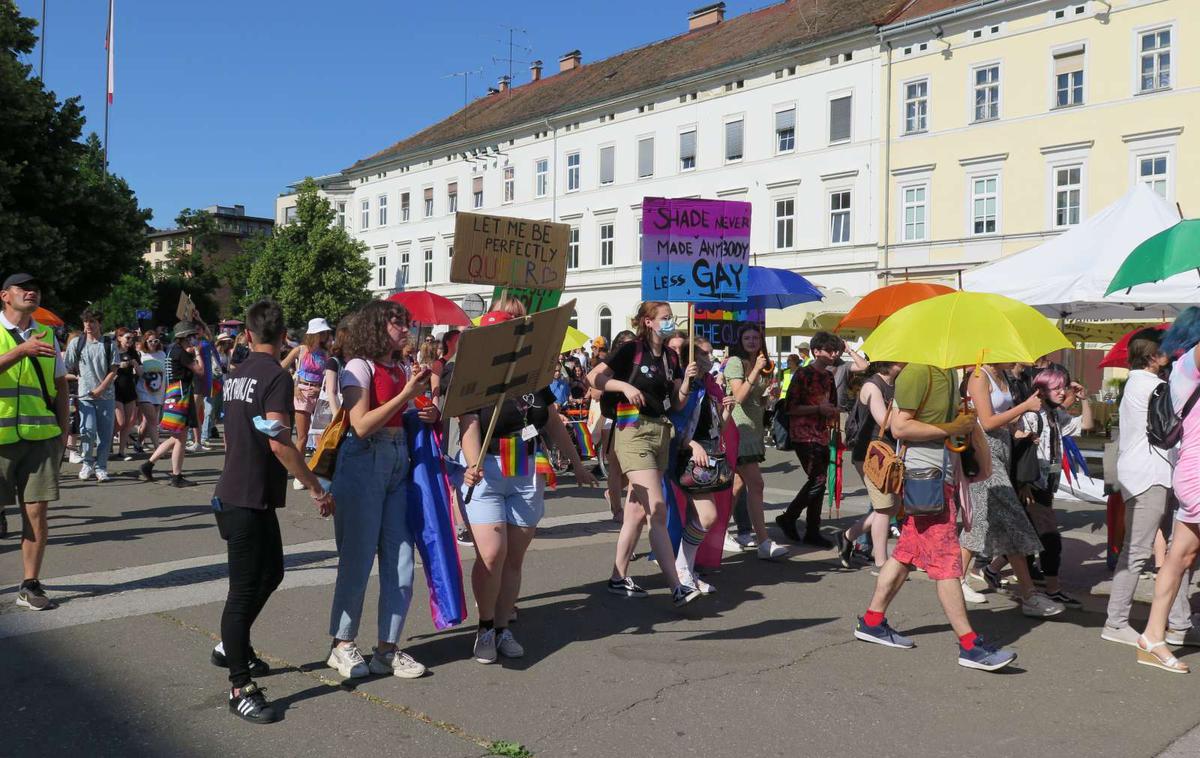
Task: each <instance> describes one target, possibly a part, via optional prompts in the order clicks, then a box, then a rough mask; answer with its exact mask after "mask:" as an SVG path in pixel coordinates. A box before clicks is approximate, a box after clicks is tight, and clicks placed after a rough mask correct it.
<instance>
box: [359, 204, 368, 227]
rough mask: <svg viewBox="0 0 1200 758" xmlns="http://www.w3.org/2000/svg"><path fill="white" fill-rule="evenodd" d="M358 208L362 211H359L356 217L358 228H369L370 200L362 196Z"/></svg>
mask: <svg viewBox="0 0 1200 758" xmlns="http://www.w3.org/2000/svg"><path fill="white" fill-rule="evenodd" d="M360 208H361V211H362V212H361V213H360V215H359V217H358V228H359V229H370V228H371V201H370V200H367V199H366V198H364V199H363V201H362V205H361V206H360Z"/></svg>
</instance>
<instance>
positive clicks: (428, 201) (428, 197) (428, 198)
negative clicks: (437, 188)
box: [425, 187, 433, 218]
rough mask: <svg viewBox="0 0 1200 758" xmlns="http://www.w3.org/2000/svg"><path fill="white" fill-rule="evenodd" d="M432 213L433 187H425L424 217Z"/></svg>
mask: <svg viewBox="0 0 1200 758" xmlns="http://www.w3.org/2000/svg"><path fill="white" fill-rule="evenodd" d="M432 215H433V187H426V188H425V218H429V217H431V216H432Z"/></svg>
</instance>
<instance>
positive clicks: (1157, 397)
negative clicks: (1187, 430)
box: [1146, 382, 1200, 450]
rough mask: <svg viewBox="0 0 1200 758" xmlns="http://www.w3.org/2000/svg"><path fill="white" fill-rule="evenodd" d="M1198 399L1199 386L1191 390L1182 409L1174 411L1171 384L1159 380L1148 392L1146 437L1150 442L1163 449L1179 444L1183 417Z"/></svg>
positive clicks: (1189, 411) (1199, 396)
mask: <svg viewBox="0 0 1200 758" xmlns="http://www.w3.org/2000/svg"><path fill="white" fill-rule="evenodd" d="M1197 399H1200V386H1197V387H1196V389H1194V390H1193V391H1192V395H1191V397H1189V398H1188V399H1187V402H1186V403H1184V405H1183V411H1182V412H1180V413H1176V412H1175V404H1174V403H1173V402H1172V401H1171V385H1170V384H1168V383H1167V382H1159V384H1158V386H1157V387H1155V388H1154V391H1153V392H1151V393H1150V403H1149V405H1148V406H1147V408H1146V438H1147V439H1149V440H1150V444H1151V445H1154V446H1155V447H1157V448H1161V449H1163V450H1170V449H1171V448H1173V447H1175V446H1176V445H1177V444H1179V440H1180V438H1181V437H1183V419H1184V418H1185V417H1186V416H1187V415H1188V414H1189V413H1191V412H1192V407H1193V406H1195V405H1196V400H1197Z"/></svg>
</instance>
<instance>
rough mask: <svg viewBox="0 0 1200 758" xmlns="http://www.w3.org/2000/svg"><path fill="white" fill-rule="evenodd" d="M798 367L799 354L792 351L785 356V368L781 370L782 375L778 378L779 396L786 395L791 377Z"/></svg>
mask: <svg viewBox="0 0 1200 758" xmlns="http://www.w3.org/2000/svg"><path fill="white" fill-rule="evenodd" d="M798 368H800V356H798V355H796V354H795V353H792V354H791V355H789V356H788V357H787V368H786V369H784V371H783V376H782V377H781V378H780V379H779V396H780V397H787V391H788V387H790V386H791V385H792V377H793V376H795V375H796V369H798Z"/></svg>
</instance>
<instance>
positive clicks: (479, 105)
mask: <svg viewBox="0 0 1200 758" xmlns="http://www.w3.org/2000/svg"><path fill="white" fill-rule="evenodd" d="M907 1H908V0H787V1H786V2H782V3H779V4H778V5H772V6H769V7H766V8H763V9H761V10H757V11H753V12H751V13H746V14H744V15H741V16H736V17H734V18H730V19H728V20H726V21H722V22H721V23H719V24H715V25H712V26H707V27H703V28H701V29H696V30H695V31H690V32H687V33H685V34H680V35H678V36H675V37H671V38H668V39H665V40H662V41H659V42H654V43H651V44H649V45H646V46H644V47H639V48H635V49H633V50H628V51H626V52H624V53H620V54H618V55H615V56H613V57H611V58H607V59H605V60H601V61H596V62H595V63H587V62H586V61H585V62H584V65H583V66H581V67H580V68H577V69H575V70H572V71H565V72H562V73H558V74H555V75H553V76H548V77H546V78H544V79H541V80H540V81H536V82H529V83H528V84H524V85H521V86H520V87H514V88H513V89H511V90H509V91H508V92H503V93H498V94H492V95H488V96H486V97H481V98H479V99H477V100H475V101H474V102H472V103H470V104H468V105H467V106H466V107H464V108H463V109H462V110H460V111H458V112H457V113H455V114H453V115H451V116H450V117H449V118H446V119H445V120H443V121H441V122H439V123H437V124H434V125H433V126H430V127H428V128H426V129H424V130H422V131H420V132H417V133H416V134H414V135H412V136H411V137H408V138H406V139H403V140H401V141H400V142H397V143H396V144H394V145H392V146H391V147H389V148H387V149H386V150H382V151H380V152H378V153H376V154H374V155H372V156H369V157H367V158H364V159H362V160H360V161H358V162H357V163H355V164H354V165H353V166H351V167H350V168H349V169H347V170H349V171H353V170H355V169H358V168H360V167H362V166H364V165H366V164H369V163H374V162H376V161H378V160H379V159H382V158H388V157H392V156H395V155H399V154H401V153H405V152H409V151H415V150H420V149H424V148H431V147H436V146H438V145H443V144H448V143H451V142H455V141H458V140H462V139H468V138H471V137H476V136H478V137H482V136H483V135H484V134H489V133H491V132H495V131H497V130H500V129H504V128H506V127H511V126H516V125H518V124H527V123H530V122H531V121H535V120H536V119H540V118H546V117H550V116H554V115H555V114H559V113H564V112H567V111H570V110H573V109H576V108H580V107H585V106H588V105H591V104H596V103H601V102H604V101H606V100H609V99H612V98H614V97H619V96H621V95H626V94H631V93H634V92H638V91H641V90H645V89H649V88H652V87H656V86H660V85H664V84H667V83H669V82H672V81H677V80H681V79H684V78H686V77H689V76H694V75H698V74H702V73H704V72H706V71H711V70H713V69H718V68H721V67H723V66H729V65H733V64H736V63H739V62H742V61H747V60H752V59H755V58H759V57H762V56H764V55H768V54H770V53H772V52H775V51H780V50H785V49H788V48H790V47H795V46H797V45H800V44H803V43H808V42H815V41H818V40H820V39H823V38H828V37H832V36H835V35H837V34H840V33H846V32H851V31H853V30H855V29H862V28H865V27H869V26H872V25H875V24H879V23H884V22H886V21H887V20H888V18H889V17H890V16H891V15H894V14H895V13H896V12H897V9H899V8H901V7H902V5H903V3H904V2H907ZM934 1H936V0H934Z"/></svg>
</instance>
